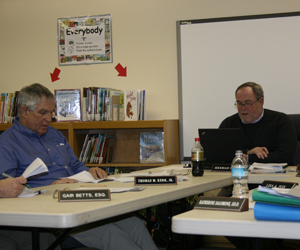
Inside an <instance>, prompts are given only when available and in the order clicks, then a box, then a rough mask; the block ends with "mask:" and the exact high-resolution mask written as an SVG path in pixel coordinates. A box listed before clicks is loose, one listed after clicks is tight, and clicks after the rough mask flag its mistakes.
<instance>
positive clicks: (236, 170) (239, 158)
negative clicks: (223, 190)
mask: <svg viewBox="0 0 300 250" xmlns="http://www.w3.org/2000/svg"><path fill="white" fill-rule="evenodd" d="M231 175H232V181H233V190H232V197H234V198H248V197H249V189H248V163H247V161H246V159H245V158H244V157H243V152H242V151H241V150H237V151H236V153H235V158H234V159H233V161H232V163H231Z"/></svg>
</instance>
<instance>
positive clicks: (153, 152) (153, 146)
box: [140, 132, 165, 163]
mask: <svg viewBox="0 0 300 250" xmlns="http://www.w3.org/2000/svg"><path fill="white" fill-rule="evenodd" d="M164 162H165V153H164V132H141V133H140V163H164Z"/></svg>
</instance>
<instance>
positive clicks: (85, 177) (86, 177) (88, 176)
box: [62, 171, 115, 183]
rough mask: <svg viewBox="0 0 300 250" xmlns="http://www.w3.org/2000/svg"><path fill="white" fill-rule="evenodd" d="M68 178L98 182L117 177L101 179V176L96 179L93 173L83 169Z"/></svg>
mask: <svg viewBox="0 0 300 250" xmlns="http://www.w3.org/2000/svg"><path fill="white" fill-rule="evenodd" d="M62 178H65V177H62ZM66 178H67V179H74V180H77V181H78V182H91V183H98V182H101V181H105V180H110V181H113V180H114V179H115V178H114V177H107V178H105V179H100V178H98V179H95V178H94V177H93V175H92V174H91V173H90V172H88V171H82V172H80V173H78V174H75V175H72V176H69V177H66Z"/></svg>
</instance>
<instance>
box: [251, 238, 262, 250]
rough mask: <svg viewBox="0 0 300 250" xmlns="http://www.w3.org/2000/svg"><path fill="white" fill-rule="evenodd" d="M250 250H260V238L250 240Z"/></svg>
mask: <svg viewBox="0 0 300 250" xmlns="http://www.w3.org/2000/svg"><path fill="white" fill-rule="evenodd" d="M252 250H261V239H260V238H253V239H252Z"/></svg>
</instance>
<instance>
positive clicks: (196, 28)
mask: <svg viewBox="0 0 300 250" xmlns="http://www.w3.org/2000/svg"><path fill="white" fill-rule="evenodd" d="M177 44H178V46H177V48H178V79H179V83H178V84H179V85H178V86H179V122H180V147H181V148H180V154H181V155H180V159H181V161H185V160H189V159H190V154H191V153H190V150H191V147H192V145H193V142H194V138H195V137H198V128H217V127H219V125H220V123H221V121H222V120H223V119H224V118H226V117H227V116H229V115H232V114H234V113H236V109H235V108H234V105H233V104H234V102H235V95H234V93H235V90H236V88H237V87H238V86H239V85H240V84H242V83H244V82H249V81H252V82H256V83H259V84H261V85H262V87H263V89H264V92H265V104H264V107H265V108H268V109H273V110H278V111H281V112H284V113H287V114H297V113H299V112H300V97H299V96H300V84H299V79H300V77H299V75H300V12H293V13H279V14H267V15H255V16H238V17H228V18H227V17H226V18H215V19H200V20H181V21H177ZM228 143H230V142H228ZM204 150H205V149H204Z"/></svg>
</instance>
